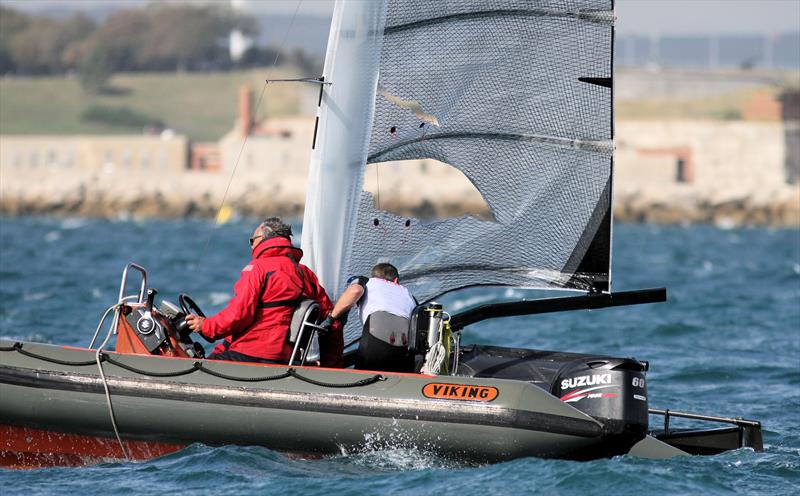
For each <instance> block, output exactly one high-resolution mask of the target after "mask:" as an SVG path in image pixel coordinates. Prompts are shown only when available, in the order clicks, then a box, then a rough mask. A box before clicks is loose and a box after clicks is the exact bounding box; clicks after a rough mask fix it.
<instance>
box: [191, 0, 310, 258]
mask: <svg viewBox="0 0 800 496" xmlns="http://www.w3.org/2000/svg"><path fill="white" fill-rule="evenodd" d="M302 4H303V0H299V1H298V2H297V7H295V9H294V14H292V20H291V21H290V22H289V26H288V27H287V28H286V32H285V33H284V34H283V40H282V41H281V44H280V45H278V50H277V51H276V52H275V60H273V61H272V66H271V67H270V70H274V69H275V67H276V66H277V64H278V59H279V58H280V56H281V52H283V46H284V45H285V44H286V39H287V38H288V37H289V32H291V30H292V26H293V25H294V20H295V18H296V17H297V12H298V11H299V10H300V6H301V5H302ZM269 82H270V80H269V79H267V80H265V81H264V86H262V87H261V93H260V94H259V95H258V101H257V102H256V107H255V109H254V112H253V115H258V109H259V108H260V107H261V100H262V99H263V98H264V92H265V91H266V90H267V84H269ZM249 136H250V135H249V134H246V135H245V136H244V140H243V141H242V147H241V148H240V149H239V154H238V155H237V156H236V162H234V163H233V170H232V171H231V176H230V177H229V178H228V184H227V186H225V193H224V194H223V195H222V202H221V203H220V204H219V208H218V209H217V213H216V214H215V215H214V229H211V232H210V233H209V234H208V239H206V243H205V245H204V246H203V251H202V252H201V254H200V256H201V258H202V257H204V256H205V254H206V253H207V252H208V247H209V246H210V245H211V239H212V238H213V237H214V232H215V231H216V228H217V227H218V226H219V224H220V222H219V218H220V212H221V211H222V209H223V208H225V200H227V199H228V192H229V191H230V189H231V183H233V176H235V175H236V168H237V167H239V160H240V159H241V158H242V153H243V152H244V146H245V145H246V144H247V138H248V137H249Z"/></svg>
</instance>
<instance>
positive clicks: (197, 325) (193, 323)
mask: <svg viewBox="0 0 800 496" xmlns="http://www.w3.org/2000/svg"><path fill="white" fill-rule="evenodd" d="M204 320H206V318H205V317H200V316H198V315H195V314H193V313H190V314H189V315H187V316H186V323H187V324H189V329H191V330H192V331H194V332H200V330H201V329H202V328H203V321H204Z"/></svg>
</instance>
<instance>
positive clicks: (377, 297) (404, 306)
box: [358, 277, 417, 325]
mask: <svg viewBox="0 0 800 496" xmlns="http://www.w3.org/2000/svg"><path fill="white" fill-rule="evenodd" d="M416 306H417V302H416V301H414V297H413V296H411V293H409V292H408V290H407V289H406V288H405V287H404V286H401V285H400V284H397V283H394V282H391V281H387V280H386V279H380V278H377V277H370V278H369V280H368V281H367V284H366V286H365V287H364V296H362V297H361V299H360V300H358V311H359V316H360V317H361V324H362V325H363V324H365V323H366V322H367V317H369V316H370V315H372V314H373V313H375V312H389V313H391V314H392V315H397V316H398V317H404V318H406V319H409V318H411V312H413V311H414V307H416Z"/></svg>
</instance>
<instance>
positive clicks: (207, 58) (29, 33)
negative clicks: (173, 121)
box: [0, 4, 319, 91]
mask: <svg viewBox="0 0 800 496" xmlns="http://www.w3.org/2000/svg"><path fill="white" fill-rule="evenodd" d="M258 28H259V27H258V23H257V22H256V20H255V19H254V18H253V17H251V16H247V15H243V14H240V13H236V12H234V11H232V10H231V9H229V8H226V7H222V6H219V5H217V6H215V5H187V4H151V5H148V6H146V7H143V8H135V9H125V10H119V11H116V12H114V13H112V14H110V15H109V16H108V17H107V18H106V19H105V20H104V21H103V22H102V23H97V22H95V21H94V20H93V19H91V18H90V17H88V16H86V15H84V14H74V15H72V16H71V17H68V18H64V19H55V18H50V17H46V16H35V15H28V14H25V13H22V12H19V11H17V10H14V9H11V8H7V7H0V75H8V74H17V75H50V74H67V73H76V74H77V75H78V77H79V79H80V81H81V84H82V85H83V86H84V88H85V89H87V90H89V91H99V90H101V89H102V88H103V87H104V85H105V84H106V82H107V81H108V78H109V77H110V76H111V75H112V74H113V73H115V72H128V71H208V70H229V69H233V68H243V67H255V66H264V65H271V64H272V62H273V61H274V60H275V58H276V56H278V59H279V60H280V61H281V62H282V63H288V64H293V65H296V66H299V67H300V69H302V70H303V71H306V72H309V73H313V72H314V71H318V70H319V69H318V65H319V61H316V60H314V59H312V58H311V57H309V56H307V55H306V54H305V53H304V52H303V51H302V50H295V51H294V52H292V53H289V54H283V53H279V51H278V49H275V48H271V47H258V46H254V47H251V48H250V49H249V50H248V51H247V52H246V53H245V54H244V56H243V57H242V59H241V60H239V61H233V60H231V58H230V52H229V48H228V36H229V33H230V32H231V31H232V30H234V29H238V30H240V31H241V32H242V33H243V34H245V35H248V36H251V37H254V36H256V35H257V34H258V30H259V29H258Z"/></svg>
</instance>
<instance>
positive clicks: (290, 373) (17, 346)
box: [0, 342, 386, 388]
mask: <svg viewBox="0 0 800 496" xmlns="http://www.w3.org/2000/svg"><path fill="white" fill-rule="evenodd" d="M2 351H16V352H17V353H20V354H22V355H25V356H27V357H30V358H36V359H38V360H42V361H45V362H51V363H56V364H59V365H66V366H71V367H84V366H87V365H96V364H97V359H96V360H88V361H69V360H60V359H58V358H52V357H48V356H44V355H39V354H38V353H33V352H30V351H28V350H25V349H24V345H23V343H20V342H17V343H14V344H13V345H12V346H0V352H2ZM98 351H100V353H99V354H98V357H99V361H100V362H108V363H110V364H111V365H115V366H117V367H119V368H121V369H125V370H127V371H130V372H134V373H136V374H140V375H146V376H150V377H178V376H182V375H189V374H191V373H194V372H196V371H200V372H204V373H206V374H208V375H212V376H214V377H219V378H220V379H226V380H229V381H238V382H264V381H273V380H278V379H286V378H288V377H294V378H295V379H298V380H300V381H303V382H307V383H309V384H314V385H316V386H321V387H329V388H348V387H361V386H369V385H370V384H374V383H376V382H380V381H385V380H386V376H384V375H382V374H375V375H373V376H371V377H366V378H364V379H361V380H358V381H354V382H347V383H338V382H322V381H317V380H315V379H311V378H310V377H305V376H303V375H301V374H299V373H298V372H297V370H296V369H293V368H289V369H287V370H286V372H284V373H282V374H276V375H271V376H264V377H237V376H233V375H228V374H224V373H222V372H217V371H216V370H213V369H210V368H208V367H207V366H206V364H205V363H204V362H201V361H196V362H194V363H193V364H192V366H191V367H190V368H187V369H184V370H177V371H174V372H155V371H148V370H144V369H140V368H137V367H134V366H132V365H128V364H126V363H124V362H120V361H119V360H116V359H115V358H113V357H111V356H110V355H108V354H107V353H103V352H102V346H101V347H100V349H99V350H98Z"/></svg>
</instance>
